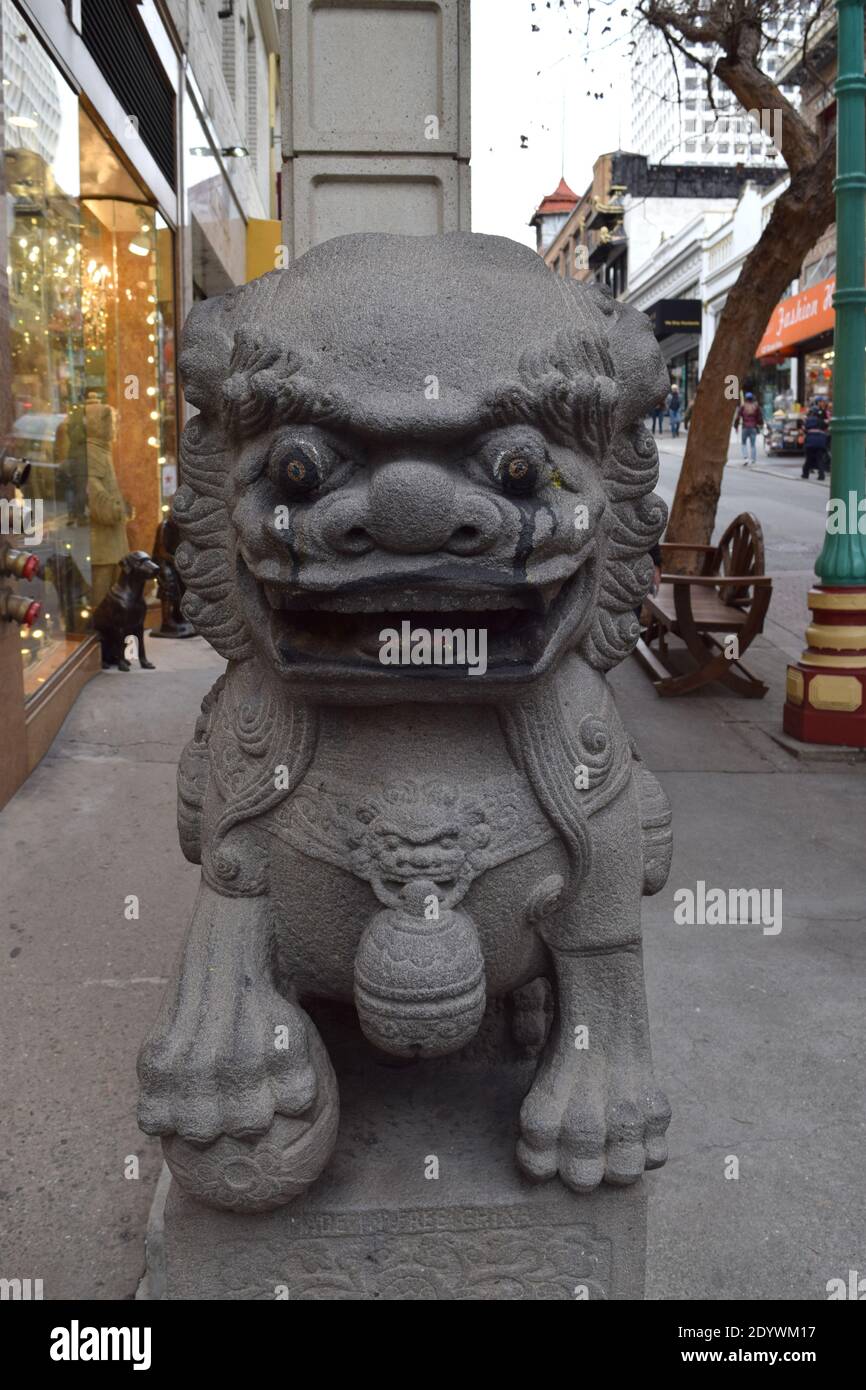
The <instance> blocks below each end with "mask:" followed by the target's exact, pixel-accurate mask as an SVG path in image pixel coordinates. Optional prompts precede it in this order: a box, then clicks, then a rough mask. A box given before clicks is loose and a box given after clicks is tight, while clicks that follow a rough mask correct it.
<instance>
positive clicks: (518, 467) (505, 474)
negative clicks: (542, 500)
mask: <svg viewBox="0 0 866 1390" xmlns="http://www.w3.org/2000/svg"><path fill="white" fill-rule="evenodd" d="M496 474H497V477H498V478H499V482H500V484H501V486H502V489H503V491H504V492H510V493H512V494H515V495H517V496H518V497H525V496H527V494H529V493H530V492H534V491H535V487H536V484H537V482H538V464H537V463H536V461H535V459H533V458H529V457H528V456H527V455H526V454H525V453H523V452H522V451H520V450H508V451H507V452H506V453H504V454H501V455H500V457H499V459H498V461H497V466H496Z"/></svg>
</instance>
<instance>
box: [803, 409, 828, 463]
mask: <svg viewBox="0 0 866 1390" xmlns="http://www.w3.org/2000/svg"><path fill="white" fill-rule="evenodd" d="M805 443H806V458H805V461H804V463H803V477H804V478H808V477H809V475H810V474H811V472H812V469H813V468H814V470H815V472H816V473H817V474H818V482H819V483H822V482H823V481H824V475H825V473H826V470H827V450H828V449H829V447H830V431H829V430H828V429H827V421H826V418H825V414H824V411H823V409H821V408H820V406H819V405H818V404H817V403H816V402H814V401H813V403H812V405H811V406H810V407H809V414H808V415H807V416H806V437H805Z"/></svg>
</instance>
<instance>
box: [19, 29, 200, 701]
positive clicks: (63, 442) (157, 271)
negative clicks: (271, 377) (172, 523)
mask: <svg viewBox="0 0 866 1390" xmlns="http://www.w3.org/2000/svg"><path fill="white" fill-rule="evenodd" d="M11 17H13V18H11ZM3 23H4V29H3V69H4V93H5V102H6V110H7V120H6V148H5V151H4V173H5V191H6V237H7V246H8V251H7V274H8V281H9V297H10V353H11V364H12V401H13V416H12V418H13V423H12V427H11V431H10V437H9V439H8V440H7V447H8V448H9V449H10V452H13V453H15V454H16V455H18V456H19V457H24V458H27V459H28V460H30V462H31V465H32V467H31V473H30V477H29V479H28V481H27V483H26V484H25V486H24V488H23V493H22V494H21V495H22V500H23V501H25V502H27V501H29V503H30V505H31V509H32V511H31V515H32V517H33V519H34V521H35V520H37V519H38V518H39V517H40V515H41V527H34V528H33V531H34V534H33V535H32V536H29V535H25V536H24V537H23V538H22V539H21V541H20V542H19V543H21V544H22V545H24V546H25V547H26V548H27V549H29V550H32V551H35V552H36V554H38V556H39V559H40V566H41V577H40V579H39V580H34V581H29V582H28V586H27V589H28V593H30V594H32V596H33V597H35V598H37V599H39V600H40V601H41V603H42V612H41V614H40V618H39V623H38V626H34V627H33V628H32V629H28V628H22V631H21V654H22V661H23V664H24V686H25V694H26V695H27V696H28V697H30V696H32V695H34V694H35V693H36V692H37V691H38V690H39V688H40V687H41V686H42V685H44V683H45V682H46V681H47V680H48V679H49V678H50V677H51V675H52V674H53V673H54V672H55V671H56V670H57V669H58V668H59V666H60V665H62V663H63V661H64V660H65V659H66V658H67V657H68V656H69V655H70V653H71V652H72V651H73V650H74V649H75V647H76V646H77V644H78V643H79V642H80V641H81V640H82V639H83V638H84V637H85V636H86V635H87V633H88V632H89V631H90V630H91V629H92V614H93V610H94V608H95V607H96V605H97V604H98V603H99V601H100V599H101V598H102V597H103V596H104V594H105V593H106V592H107V590H108V588H109V587H110V585H111V584H112V582H113V580H114V579H115V577H116V575H117V565H118V561H119V560H120V559H121V558H122V556H123V555H125V554H126V553H127V551H129V550H136V549H142V550H149V549H150V547H151V546H152V544H153V539H154V535H155V532H156V527H157V524H158V522H159V520H160V516H161V510H162V508H163V507H164V505H165V501H166V498H167V497H170V496H171V494H172V493H173V492H174V490H175V487H176V483H177V460H176V442H175V441H176V436H175V418H176V400H175V385H174V380H175V374H174V357H175V353H174V337H175V323H174V279H173V258H174V252H173V245H172V232H171V230H170V228H169V227H168V226H167V225H166V223H165V222H164V221H163V220H162V219H161V217H160V216H159V214H158V212H157V211H156V209H155V208H154V207H153V206H151V205H150V204H149V202H148V199H147V195H146V192H145V190H144V189H143V188H142V187H141V186H140V185H139V184H138V182H137V181H136V180H135V179H134V178H133V177H132V175H131V174H130V173H129V171H128V170H127V169H126V167H125V165H124V164H123V163H122V162H121V160H120V159H119V157H118V155H117V154H116V153H115V151H114V149H113V148H112V146H111V145H110V143H109V142H108V140H107V139H106V138H105V137H104V136H103V134H102V133H101V131H100V130H99V129H98V128H97V126H96V124H95V123H94V121H93V120H92V119H91V118H90V116H89V115H88V113H87V111H86V110H85V109H84V107H83V106H81V105H80V103H79V101H78V98H77V97H76V95H75V93H74V92H73V91H72V90H71V88H70V87H69V86H68V85H67V83H66V82H65V80H64V79H63V77H62V76H61V74H60V73H59V71H58V70H57V69H56V67H55V66H54V64H53V63H52V62H51V60H50V58H49V57H48V55H47V54H46V53H45V51H44V50H43V49H42V47H41V45H40V44H39V43H38V41H37V39H36V37H35V35H34V34H33V33H32V31H30V30H29V29H28V28H27V27H26V25H25V24H24V21H23V20H22V19H21V18H20V16H19V15H17V13H15V12H14V11H12V8H11V6H4V7H3Z"/></svg>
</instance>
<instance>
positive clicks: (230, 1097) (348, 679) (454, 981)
mask: <svg viewBox="0 0 866 1390" xmlns="http://www.w3.org/2000/svg"><path fill="white" fill-rule="evenodd" d="M180 369H181V373H182V377H183V382H184V390H185V393H186V397H187V400H188V401H189V402H191V403H192V404H193V405H194V406H195V407H197V408H198V410H199V412H200V413H199V414H198V415H196V416H195V417H194V418H193V419H192V420H191V421H190V422H189V423H188V424H187V426H186V428H185V430H184V432H183V440H182V486H181V487H180V489H179V490H178V492H177V495H176V497H175V501H174V518H175V520H176V522H177V524H178V527H179V528H180V533H181V536H182V543H181V544H180V546H179V547H178V550H177V555H176V562H177V566H178V569H179V571H180V574H181V577H182V579H183V583H184V585H185V597H184V601H183V611H184V613H185V615H186V617H187V618H188V619H189V620H190V621H191V622H192V623H194V625H195V627H196V629H197V631H198V632H199V633H201V634H202V635H203V636H204V637H205V638H206V639H207V640H208V641H209V642H210V643H211V644H212V646H213V647H214V648H215V649H216V651H217V652H219V653H220V654H221V655H222V656H224V657H225V658H226V660H227V662H228V666H227V670H226V673H225V674H224V675H223V676H221V677H220V679H219V680H218V681H217V683H216V685H215V686H214V687H213V689H212V690H211V692H210V693H209V695H208V696H207V698H206V699H205V701H204V704H203V706H202V711H201V716H200V718H199V720H198V723H197V725H196V728H195V733H194V736H193V738H192V741H191V742H190V743H189V744H188V745H187V747H186V749H185V751H184V753H183V756H182V758H181V761H180V767H179V771H178V824H179V831H180V840H181V845H182V847H183V851H184V854H185V855H186V856H187V858H188V859H190V860H192V861H193V862H195V863H200V864H201V870H202V874H201V888H200V892H199V896H198V900H197V903H196V907H195V911H194V914H193V919H192V922H191V924H190V927H189V931H188V935H187V938H186V942H185V944H184V947H183V950H182V952H181V957H180V961H179V964H178V966H177V970H176V974H175V976H174V979H173V982H172V983H171V985H170V987H169V989H168V991H167V993H166V996H165V999H164V1002H163V1006H162V1010H161V1013H160V1015H159V1018H158V1020H157V1022H156V1024H155V1026H154V1028H153V1030H152V1032H151V1034H150V1036H149V1037H148V1039H147V1040H146V1042H145V1043H144V1046H143V1048H142V1051H141V1055H140V1058H139V1077H140V1082H141V1104H140V1112H139V1114H140V1123H141V1127H142V1128H143V1129H144V1130H145V1131H146V1132H147V1133H149V1134H159V1135H161V1136H162V1140H163V1146H164V1151H165V1156H166V1160H167V1162H168V1164H169V1167H170V1168H171V1170H172V1172H173V1174H174V1175H175V1177H176V1178H177V1180H178V1182H179V1183H180V1184H181V1186H182V1187H183V1188H184V1189H185V1190H186V1191H187V1192H189V1193H191V1194H192V1195H194V1196H195V1197H198V1198H200V1199H201V1200H203V1201H205V1202H209V1203H211V1204H213V1205H216V1206H220V1207H227V1208H233V1209H236V1210H244V1211H252V1210H266V1209H268V1208H272V1207H275V1206H278V1205H280V1204H282V1203H285V1202H287V1201H289V1200H290V1199H291V1198H293V1197H295V1196H297V1195H298V1194H300V1193H302V1192H303V1191H304V1190H305V1189H306V1188H307V1187H308V1186H309V1184H310V1183H312V1182H314V1181H315V1179H316V1178H317V1177H318V1175H319V1174H320V1173H321V1172H322V1170H323V1168H324V1167H325V1165H326V1164H327V1162H328V1158H329V1156H330V1154H331V1151H332V1149H333V1146H334V1142H335V1137H336V1133H337V1127H338V1118H339V1102H338V1091H337V1083H336V1080H335V1076H334V1071H333V1068H332V1066H331V1062H330V1060H329V1058H328V1055H327V1052H326V1050H325V1047H324V1045H323V1043H322V1040H321V1038H320V1036H319V1033H318V1031H317V1029H316V1027H315V1026H314V1024H313V1022H312V1020H311V1018H310V1017H309V1014H308V1013H307V1011H306V1009H305V1004H307V1003H308V1002H309V1001H311V1000H342V1001H353V1002H354V1006H355V1008H356V1010H357V1016H358V1020H359V1024H360V1027H361V1029H362V1030H363V1032H364V1034H365V1035H366V1037H367V1038H368V1039H369V1040H370V1041H371V1042H372V1043H374V1044H375V1045H376V1047H378V1048H380V1049H383V1050H384V1051H385V1052H388V1053H392V1054H396V1055H398V1056H401V1057H407V1058H428V1057H437V1056H442V1055H444V1054H446V1053H450V1052H456V1051H458V1050H459V1049H461V1048H463V1047H465V1046H466V1045H467V1044H468V1043H469V1042H470V1040H471V1039H472V1038H473V1036H474V1035H475V1034H476V1032H477V1030H478V1029H479V1026H480V1024H481V1021H482V1018H483V1016H484V1013H485V1008H486V1004H487V1001H488V1000H490V999H493V998H501V997H502V996H511V997H512V999H513V1000H514V1002H515V1004H516V1007H515V1009H514V1021H515V1027H516V1028H517V1029H518V1031H519V1030H521V1029H522V1031H523V1035H524V1038H525V1040H526V1043H527V1046H528V1047H529V1046H531V1045H532V1044H533V1040H534V1043H535V1045H536V1046H537V1047H539V1050H540V1058H539V1061H538V1067H537V1072H536V1074H535V1079H534V1081H533V1082H532V1085H531V1088H530V1090H529V1092H528V1094H527V1096H526V1098H525V1100H524V1102H523V1106H522V1109H521V1112H520V1120H519V1141H518V1144H517V1154H516V1159H517V1163H518V1164H519V1165H520V1167H521V1169H522V1170H523V1171H524V1173H526V1174H527V1175H528V1176H529V1177H531V1178H534V1179H547V1178H553V1177H554V1176H555V1175H556V1174H559V1176H560V1178H561V1179H562V1181H563V1182H565V1183H566V1184H567V1185H568V1186H569V1187H570V1188H572V1189H574V1191H576V1192H588V1191H590V1190H591V1189H593V1188H594V1187H596V1186H597V1184H599V1183H600V1182H601V1181H602V1180H606V1181H607V1182H611V1183H631V1182H634V1181H635V1180H636V1179H637V1178H638V1177H639V1176H640V1175H641V1173H642V1172H643V1171H644V1169H645V1168H655V1167H658V1166H659V1165H661V1164H662V1163H663V1162H664V1161H665V1157H666V1147H665V1138H664V1136H665V1131H666V1128H667V1125H668V1121H669V1118H670V1110H669V1107H668V1104H667V1101H666V1100H665V1097H664V1096H663V1095H662V1094H661V1092H660V1091H659V1090H658V1089H657V1088H656V1085H655V1082H654V1079H653V1073H652V1062H651V1056H650V1041H649V1029H648V1021H647V1011H646V1001H645V990H644V979H643V965H642V957H641V931H640V908H641V895H642V894H646V893H655V892H657V891H658V890H659V889H660V888H661V887H662V885H663V884H664V882H665V879H666V877H667V873H668V868H669V862H670V852H671V837H670V810H669V806H668V803H667V800H666V798H665V796H664V793H663V792H662V790H661V788H660V787H659V785H658V783H657V781H656V779H655V777H654V776H653V775H652V774H651V773H650V771H649V770H648V769H647V768H646V767H645V766H644V764H643V763H642V762H641V760H640V757H639V755H638V753H637V751H636V749H635V746H634V744H633V743H632V741H631V740H630V738H629V737H628V735H627V734H626V732H625V730H624V729H623V727H622V725H621V723H620V721H619V718H618V716H617V712H616V709H615V707H614V703H613V699H612V697H611V693H610V691H609V689H608V686H607V684H606V681H605V675H604V673H605V672H606V671H607V670H608V669H609V668H610V667H612V666H614V665H615V664H616V663H617V662H619V661H621V660H622V659H623V658H624V657H625V656H626V655H627V653H628V652H629V651H630V649H631V647H632V646H633V644H634V642H635V640H636V638H637V636H638V621H637V618H636V616H635V610H636V609H638V608H639V605H640V603H641V600H642V598H643V596H644V594H645V593H646V590H647V589H648V587H649V584H650V581H651V575H652V561H651V559H650V557H649V554H648V551H649V549H650V547H651V546H652V545H653V544H654V543H655V542H656V540H657V539H658V537H659V535H660V534H661V532H662V529H663V525H664V521H665V515H666V513H665V507H664V504H663V503H662V501H661V500H660V499H659V498H658V497H656V496H654V495H653V492H652V489H653V486H654V484H655V482H656V478H657V473H658V460H657V454H656V448H655V444H654V442H653V440H652V437H651V435H650V434H649V433H648V432H647V430H646V428H645V426H644V423H643V421H644V417H645V415H646V413H647V411H648V409H649V408H650V407H651V405H652V404H654V403H655V402H656V401H658V400H660V399H661V398H663V397H664V395H665V392H666V391H667V373H666V370H665V366H664V363H663V361H662V357H661V355H660V352H659V350H658V347H657V345H656V342H655V339H654V337H653V333H652V331H651V327H650V324H649V321H648V320H647V318H646V317H645V316H644V315H643V314H640V313H638V312H637V311H636V310H635V309H633V308H631V307H629V306H627V305H624V304H621V303H618V302H617V301H615V300H614V299H613V298H612V297H611V296H610V295H608V294H607V293H606V292H605V291H604V290H603V289H601V288H600V287H598V286H596V285H592V284H578V283H575V282H573V281H570V280H564V279H561V278H559V277H558V276H556V275H555V274H553V273H551V271H550V270H549V269H548V268H547V267H546V266H545V265H544V263H543V262H542V261H541V260H540V259H539V258H538V256H537V255H536V254H535V253H534V252H532V251H530V250H528V249H527V248H526V247H524V246H520V245H517V244H516V243H513V242H511V241H508V240H505V239H502V238H499V237H489V236H480V235H474V234H469V233H456V234H451V235H445V236H438V237H404V236H386V235H359V236H347V237H339V238H336V239H335V240H333V241H329V242H326V243H325V244H323V245H320V246H318V247H316V248H315V249H314V250H312V251H310V252H308V253H307V254H306V255H305V256H303V257H302V258H301V259H300V260H298V261H297V262H296V263H295V264H293V265H292V266H291V267H290V268H289V269H287V270H282V271H274V272H272V273H270V274H268V275H265V276H263V277H262V278H261V279H259V280H256V281H253V282H252V283H250V284H248V285H245V286H243V287H241V288H239V289H237V290H234V291H232V292H231V293H230V294H227V295H225V296H223V297H222V298H220V299H215V300H208V301H206V302H204V303H202V304H199V305H197V306H196V307H195V308H194V309H193V311H192V313H191V315H190V317H189V320H188V322H187V325H186V330H185V336H184V343H183V349H182V353H181V356H180ZM386 645H387V646H388V649H389V657H388V659H387V660H386V659H385V657H384V655H383V653H384V649H385V647H386ZM470 656H472V660H471V661H470ZM545 981H547V982H549V986H548V985H547V984H545V983H544V982H545ZM548 994H552V1008H551V1007H550V1005H549V1004H548V1005H547V1007H545V1003H546V996H547V995H548Z"/></svg>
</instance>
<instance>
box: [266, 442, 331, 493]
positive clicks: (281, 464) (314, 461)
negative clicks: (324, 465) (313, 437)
mask: <svg viewBox="0 0 866 1390" xmlns="http://www.w3.org/2000/svg"><path fill="white" fill-rule="evenodd" d="M270 470H271V476H272V477H273V479H274V481H275V482H276V483H278V484H279V485H280V486H281V487H283V488H285V489H286V491H288V492H290V493H292V494H294V495H295V496H298V497H301V496H303V495H304V494H305V493H308V492H313V491H314V489H315V488H317V487H318V486H319V484H320V483H321V481H322V475H321V470H320V460H319V454H318V450H317V449H315V448H314V447H313V445H312V444H288V445H286V444H282V445H280V446H279V447H278V448H276V449H274V451H273V452H272V454H271V459H270Z"/></svg>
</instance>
